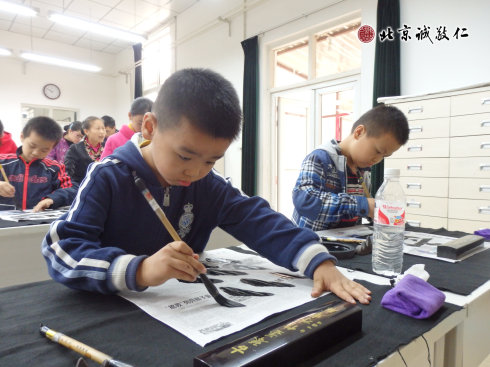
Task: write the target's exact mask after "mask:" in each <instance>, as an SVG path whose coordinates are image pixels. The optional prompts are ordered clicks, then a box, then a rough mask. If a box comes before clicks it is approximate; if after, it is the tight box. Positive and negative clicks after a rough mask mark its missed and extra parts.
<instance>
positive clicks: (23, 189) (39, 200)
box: [0, 116, 76, 211]
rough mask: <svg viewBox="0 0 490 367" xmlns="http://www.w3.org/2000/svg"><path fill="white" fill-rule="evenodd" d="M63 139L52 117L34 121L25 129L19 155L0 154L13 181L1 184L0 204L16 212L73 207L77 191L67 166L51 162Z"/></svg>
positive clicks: (9, 179) (35, 118)
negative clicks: (10, 207) (52, 153)
mask: <svg viewBox="0 0 490 367" xmlns="http://www.w3.org/2000/svg"><path fill="white" fill-rule="evenodd" d="M61 137H62V131H61V127H60V126H59V125H58V124H57V123H56V121H54V120H53V119H51V118H49V117H44V116H39V117H34V118H32V119H30V120H29V121H28V122H27V124H26V126H25V127H24V129H23V130H22V133H21V136H20V139H21V141H22V144H23V145H22V146H20V147H19V148H18V149H17V151H16V152H15V153H10V154H0V164H1V165H2V166H3V168H4V170H5V172H6V174H7V178H8V181H9V182H5V181H0V203H2V204H12V198H13V203H14V204H15V207H16V209H22V210H25V209H31V208H33V209H34V211H40V210H44V209H47V208H52V209H55V208H58V207H60V206H65V205H71V202H72V201H73V199H74V198H75V195H76V188H75V187H73V185H72V183H71V179H70V176H68V175H67V174H66V173H65V166H64V164H61V163H58V162H56V161H53V160H51V159H47V158H46V156H47V155H48V154H49V152H50V151H51V149H53V147H54V146H55V145H56V144H57V143H58V142H59V141H60V139H61Z"/></svg>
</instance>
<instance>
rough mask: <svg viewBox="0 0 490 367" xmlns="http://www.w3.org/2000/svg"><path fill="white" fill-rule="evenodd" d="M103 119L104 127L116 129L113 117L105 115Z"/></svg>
mask: <svg viewBox="0 0 490 367" xmlns="http://www.w3.org/2000/svg"><path fill="white" fill-rule="evenodd" d="M150 110H151V108H150ZM101 119H102V120H103V121H104V127H116V120H114V119H113V118H112V117H111V116H107V115H104V116H102V117H101Z"/></svg>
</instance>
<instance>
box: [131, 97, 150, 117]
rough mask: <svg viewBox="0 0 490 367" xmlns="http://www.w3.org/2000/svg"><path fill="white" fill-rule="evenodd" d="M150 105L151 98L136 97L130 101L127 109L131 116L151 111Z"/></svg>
mask: <svg viewBox="0 0 490 367" xmlns="http://www.w3.org/2000/svg"><path fill="white" fill-rule="evenodd" d="M152 107H153V102H152V100H151V99H148V98H145V97H138V98H136V99H135V100H134V101H133V103H131V109H130V110H129V113H130V114H131V116H135V115H144V114H145V113H147V112H151V108H152Z"/></svg>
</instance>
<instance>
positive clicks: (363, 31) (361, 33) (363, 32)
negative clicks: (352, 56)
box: [357, 25, 374, 43]
mask: <svg viewBox="0 0 490 367" xmlns="http://www.w3.org/2000/svg"><path fill="white" fill-rule="evenodd" d="M357 38H359V41H361V42H363V43H369V42H371V41H372V40H373V39H374V29H373V27H371V26H370V25H363V26H362V27H360V28H359V30H358V31H357Z"/></svg>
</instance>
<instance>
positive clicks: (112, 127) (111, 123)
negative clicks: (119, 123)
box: [101, 115, 119, 147]
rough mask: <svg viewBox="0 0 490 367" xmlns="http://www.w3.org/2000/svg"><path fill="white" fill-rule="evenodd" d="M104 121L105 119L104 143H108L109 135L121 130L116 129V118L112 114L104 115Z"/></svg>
mask: <svg viewBox="0 0 490 367" xmlns="http://www.w3.org/2000/svg"><path fill="white" fill-rule="evenodd" d="M101 119H102V121H104V127H105V138H104V142H103V143H102V145H104V147H105V144H106V143H107V139H109V136H111V135H114V134H115V133H117V132H119V130H118V129H116V120H114V119H113V118H112V117H111V116H108V115H104V116H102V117H101Z"/></svg>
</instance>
